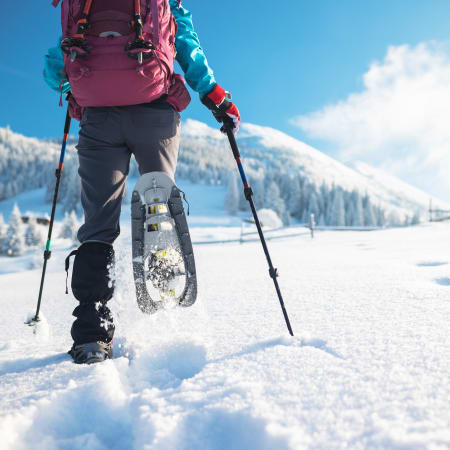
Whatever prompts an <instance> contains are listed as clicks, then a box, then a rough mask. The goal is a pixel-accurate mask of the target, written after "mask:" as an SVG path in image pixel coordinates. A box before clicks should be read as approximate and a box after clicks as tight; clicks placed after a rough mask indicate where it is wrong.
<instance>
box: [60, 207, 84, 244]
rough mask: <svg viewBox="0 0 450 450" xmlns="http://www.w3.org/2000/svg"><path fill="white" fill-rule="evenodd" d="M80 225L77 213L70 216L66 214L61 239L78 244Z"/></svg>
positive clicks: (73, 212)
mask: <svg viewBox="0 0 450 450" xmlns="http://www.w3.org/2000/svg"><path fill="white" fill-rule="evenodd" d="M79 225H80V224H79V222H78V219H77V215H76V214H75V211H72V212H71V213H70V214H68V213H67V212H66V213H65V214H64V221H63V223H62V228H61V232H60V234H59V237H62V238H64V239H71V240H72V241H73V242H76V239H77V232H78V228H79Z"/></svg>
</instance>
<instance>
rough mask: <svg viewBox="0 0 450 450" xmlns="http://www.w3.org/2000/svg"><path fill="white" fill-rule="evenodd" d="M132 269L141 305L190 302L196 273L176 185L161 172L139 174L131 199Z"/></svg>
mask: <svg viewBox="0 0 450 450" xmlns="http://www.w3.org/2000/svg"><path fill="white" fill-rule="evenodd" d="M131 221H132V251H133V274H134V281H135V285H136V295H137V302H138V305H139V308H140V309H141V310H142V311H143V312H144V313H147V314H152V313H154V312H156V311H158V310H159V309H161V308H165V307H168V306H191V305H193V304H194V302H195V300H196V298H197V277H196V272H195V261H194V253H193V250H192V243H191V237H190V235H189V229H188V226H187V221H186V215H185V213H184V208H183V202H182V199H181V195H180V190H179V189H178V188H177V187H176V186H175V184H174V182H173V181H172V180H171V178H170V177H169V176H167V175H166V174H165V173H163V172H150V173H146V174H144V175H142V176H141V177H140V178H139V180H138V182H137V184H136V186H135V188H134V191H133V196H132V200H131Z"/></svg>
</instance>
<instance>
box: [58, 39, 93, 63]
mask: <svg viewBox="0 0 450 450" xmlns="http://www.w3.org/2000/svg"><path fill="white" fill-rule="evenodd" d="M61 50H62V51H63V52H64V53H65V54H66V55H69V56H70V62H74V61H75V60H76V59H77V58H86V56H88V55H89V53H91V47H90V46H89V45H88V44H87V42H86V40H85V39H83V38H78V37H73V38H71V37H67V38H64V39H63V40H62V41H61Z"/></svg>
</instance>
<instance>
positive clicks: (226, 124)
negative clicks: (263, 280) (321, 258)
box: [221, 117, 294, 336]
mask: <svg viewBox="0 0 450 450" xmlns="http://www.w3.org/2000/svg"><path fill="white" fill-rule="evenodd" d="M221 121H223V129H224V130H225V132H226V133H227V136H228V140H229V141H230V146H231V150H232V151H233V156H234V159H235V160H236V164H237V166H238V169H239V173H240V175H241V179H242V183H243V184H244V195H245V199H246V200H248V202H249V203H250V208H251V210H252V214H253V218H254V220H255V224H256V228H257V229H258V234H259V238H260V239H261V244H262V246H263V249H264V253H265V255H266V259H267V263H268V264H269V275H270V278H272V280H273V283H274V285H275V290H276V291H277V295H278V300H279V301H280V306H281V310H282V311H283V316H284V320H285V321H286V326H287V328H288V330H289V334H290V335H291V336H294V333H293V331H292V327H291V323H290V322H289V317H288V314H287V311H286V308H285V306H284V301H283V297H282V295H281V290H280V286H279V285H278V280H277V277H278V270H277V269H275V268H274V267H273V265H272V260H271V258H270V255H269V250H268V248H267V244H266V240H265V238H264V234H263V232H262V228H261V223H260V222H259V218H258V214H257V212H256V208H255V203H254V202H253V190H252V188H251V187H250V184H249V183H248V181H247V177H246V175H245V172H244V167H243V166H242V161H241V154H240V153H239V147H238V145H237V142H236V138H235V137H234V133H233V128H234V125H233V120H232V119H229V118H227V117H225V118H223V119H222V120H221Z"/></svg>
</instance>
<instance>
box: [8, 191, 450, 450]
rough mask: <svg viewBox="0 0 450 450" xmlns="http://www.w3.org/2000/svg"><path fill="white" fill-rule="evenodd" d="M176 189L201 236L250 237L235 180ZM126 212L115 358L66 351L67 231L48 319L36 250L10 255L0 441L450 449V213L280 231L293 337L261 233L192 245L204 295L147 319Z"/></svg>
mask: <svg viewBox="0 0 450 450" xmlns="http://www.w3.org/2000/svg"><path fill="white" fill-rule="evenodd" d="M182 185H183V183H182ZM183 187H184V188H185V189H184V190H186V193H187V195H188V199H189V200H190V201H191V217H190V218H189V220H190V221H191V225H192V234H193V239H194V240H196V239H198V238H199V237H204V236H206V235H207V236H209V238H210V239H211V240H214V239H215V240H220V239H222V238H232V237H235V236H239V233H240V226H239V222H240V219H239V217H231V216H227V215H226V214H225V213H224V212H223V208H222V205H223V200H224V197H225V189H224V188H221V187H208V188H205V187H204V186H203V187H202V186H200V185H198V186H197V187H196V188H194V185H189V184H188V183H184V186H183ZM196 189H197V190H196ZM129 191H130V189H129ZM205 194H206V195H205ZM30 195H31V196H32V198H33V201H32V202H31V201H29V200H27V199H26V198H25V199H23V201H24V203H23V204H22V203H21V202H20V201H19V200H18V197H16V198H15V201H17V203H18V204H19V207H20V208H21V210H22V211H25V210H26V209H27V208H29V209H30V211H31V212H34V213H35V214H36V215H39V214H41V215H42V214H43V213H44V212H46V211H47V209H48V208H49V206H48V205H45V204H44V203H43V201H42V200H40V197H38V196H37V194H36V192H33V193H31V194H30ZM42 196H43V193H42ZM203 197H205V198H207V206H205V205H201V204H200V198H203ZM218 204H220V207H221V208H220V211H219V207H216V209H214V208H215V206H214V205H218ZM5 205H9V203H8V202H2V203H0V211H1V212H3V213H4V215H5V217H6V214H7V213H8V212H9V211H8V210H7V209H9V206H8V208H7V207H6V206H5ZM25 205H26V206H25ZM210 208H211V209H210ZM128 210H129V205H124V211H123V217H122V219H123V220H122V235H121V237H120V238H119V239H118V241H117V245H116V250H117V255H118V258H117V259H118V262H117V264H118V268H117V271H116V275H117V293H116V296H115V298H114V300H113V301H112V302H111V309H112V311H113V314H114V316H115V320H116V325H117V330H116V337H115V341H114V351H115V358H114V359H113V360H111V361H107V362H105V363H102V364H97V365H93V366H77V365H74V364H73V363H72V362H71V360H70V358H69V356H68V355H67V354H66V352H67V350H68V349H69V347H70V345H71V339H70V334H69V331H70V325H71V322H72V319H73V318H72V317H71V311H72V310H73V308H74V307H75V305H76V303H75V300H74V299H73V297H72V295H67V296H66V295H64V290H65V272H64V270H63V267H64V258H65V256H66V255H67V253H68V252H69V249H70V245H69V241H68V240H64V239H58V238H56V239H55V241H54V251H53V255H52V258H51V260H50V261H49V266H48V275H47V280H46V285H45V289H44V299H43V304H42V311H43V314H44V316H45V320H44V321H43V322H42V324H41V325H42V326H40V327H38V328H37V329H34V328H33V327H29V326H27V325H25V324H24V321H25V319H26V318H27V316H29V314H30V313H32V312H33V310H34V308H35V304H36V300H37V291H38V287H39V280H40V275H41V268H40V267H37V268H34V269H31V270H30V269H29V267H30V266H32V264H31V263H32V261H33V260H34V259H36V258H42V252H41V251H37V252H33V251H31V250H28V251H27V252H26V253H25V254H24V255H23V256H21V257H19V258H6V257H0V292H1V293H2V298H3V299H4V300H3V302H2V312H1V314H0V398H1V402H0V436H1V444H0V448H2V449H6V450H9V449H11V450H12V449H45V450H47V449H81V448H83V449H87V450H91V449H94V450H100V449H157V450H160V449H161V450H169V449H177V450H179V449H214V450H216V449H231V448H233V449H253V448H254V449H280V450H283V449H301V448H311V449H338V448H355V449H365V448H383V449H400V448H402V449H406V448H407V449H425V448H426V449H445V448H449V447H450V433H449V431H448V430H449V429H450V408H449V406H448V399H449V398H450V348H449V345H448V318H449V317H450V302H449V289H450V260H449V252H448V245H447V244H446V243H447V242H448V236H449V232H450V225H449V224H448V223H438V224H423V225H420V226H415V227H409V228H399V229H392V230H379V231H371V232H358V231H348V232H346V233H342V232H338V231H325V232H320V231H317V232H316V234H315V239H311V238H310V237H309V235H308V234H305V235H302V236H297V237H291V238H286V239H281V240H277V241H270V242H269V244H268V245H269V250H270V252H271V256H272V259H273V261H274V265H275V266H276V267H277V268H278V269H279V272H280V279H279V282H280V286H281V289H282V292H283V295H284V299H285V304H286V308H287V311H288V313H289V315H290V319H291V323H292V327H293V330H294V333H295V337H294V338H291V337H289V335H288V332H287V330H286V327H285V324H284V320H283V316H282V314H281V310H280V307H279V304H278V300H277V298H276V294H275V290H274V287H273V283H272V281H271V279H270V278H269V276H268V270H267V264H266V261H265V258H264V254H263V251H262V248H261V245H260V243H259V242H254V243H247V244H244V245H239V244H227V245H224V244H214V245H206V246H195V254H196V263H197V271H198V279H199V298H198V301H197V303H196V304H195V305H194V306H193V307H191V308H187V309H174V310H167V311H161V312H159V313H158V314H156V315H153V316H144V315H143V314H142V313H141V312H140V311H139V309H138V307H137V304H136V300H135V294H134V287H133V281H132V280H133V276H132V272H131V254H130V226H129V211H128ZM208 211H209V212H210V214H209V215H208ZM58 214H59V215H58V217H59V218H60V219H62V217H63V216H62V214H61V212H59V213H58ZM60 226H61V223H60V222H58V224H57V227H56V229H55V236H57V235H58V228H59V227H60ZM11 268H13V269H14V270H12V269H11ZM69 281H70V279H69ZM33 331H35V333H33Z"/></svg>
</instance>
